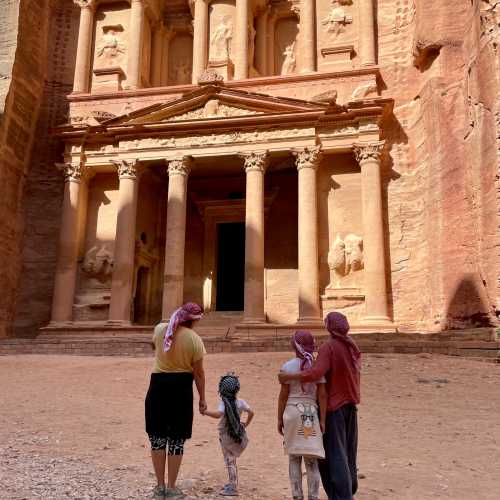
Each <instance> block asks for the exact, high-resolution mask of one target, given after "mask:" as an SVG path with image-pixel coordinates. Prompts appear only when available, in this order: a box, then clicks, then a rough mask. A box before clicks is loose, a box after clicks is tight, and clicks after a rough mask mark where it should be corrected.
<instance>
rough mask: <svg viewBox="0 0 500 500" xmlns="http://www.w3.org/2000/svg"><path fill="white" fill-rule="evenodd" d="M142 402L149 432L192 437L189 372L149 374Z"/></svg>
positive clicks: (190, 380) (191, 375) (156, 434)
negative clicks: (143, 402) (149, 379)
mask: <svg viewBox="0 0 500 500" xmlns="http://www.w3.org/2000/svg"><path fill="white" fill-rule="evenodd" d="M145 403H146V404H145V410H146V411H145V413H146V432H147V433H148V434H150V435H153V436H155V437H161V438H169V439H190V438H191V434H192V431H193V374H192V373H152V374H151V381H150V383H149V389H148V393H147V395H146V402H145Z"/></svg>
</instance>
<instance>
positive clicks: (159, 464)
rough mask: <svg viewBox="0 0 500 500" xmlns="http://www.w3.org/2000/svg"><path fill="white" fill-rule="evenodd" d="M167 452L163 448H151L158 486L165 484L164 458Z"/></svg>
mask: <svg viewBox="0 0 500 500" xmlns="http://www.w3.org/2000/svg"><path fill="white" fill-rule="evenodd" d="M166 456H167V453H166V451H165V450H151V460H152V461H153V467H154V470H155V475H156V482H157V483H158V486H165V459H166Z"/></svg>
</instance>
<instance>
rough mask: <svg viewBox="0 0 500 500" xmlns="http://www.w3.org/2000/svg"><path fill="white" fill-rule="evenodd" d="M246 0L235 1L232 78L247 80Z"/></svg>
mask: <svg viewBox="0 0 500 500" xmlns="http://www.w3.org/2000/svg"><path fill="white" fill-rule="evenodd" d="M248 19H249V15H248V0H236V27H235V28H236V29H235V37H234V40H235V47H236V51H235V52H236V53H235V61H234V78H235V79H236V80H243V79H245V78H248V64H249V61H248Z"/></svg>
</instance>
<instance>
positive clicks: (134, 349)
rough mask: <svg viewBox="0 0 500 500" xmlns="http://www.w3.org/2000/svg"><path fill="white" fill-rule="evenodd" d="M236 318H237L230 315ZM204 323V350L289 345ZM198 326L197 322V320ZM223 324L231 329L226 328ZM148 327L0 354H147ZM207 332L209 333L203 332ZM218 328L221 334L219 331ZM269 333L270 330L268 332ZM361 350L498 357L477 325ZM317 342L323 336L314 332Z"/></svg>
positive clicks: (58, 338)
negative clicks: (471, 327) (473, 327)
mask: <svg viewBox="0 0 500 500" xmlns="http://www.w3.org/2000/svg"><path fill="white" fill-rule="evenodd" d="M234 319H235V320H236V319H237V318H234ZM212 320H213V321H214V324H213V325H212V324H211V321H208V324H207V325H206V326H204V327H203V329H201V328H197V330H198V332H199V333H200V334H201V335H202V337H203V339H204V342H205V346H206V348H207V351H208V352H209V353H224V352H228V353H229V352H284V351H289V350H290V337H289V335H288V334H286V335H284V334H283V335H281V334H280V331H279V330H276V332H275V333H274V332H273V333H272V334H267V335H266V334H262V335H261V336H253V337H252V338H247V337H244V336H243V337H242V336H238V332H237V331H234V332H233V331H232V330H231V329H230V327H228V326H224V327H223V326H221V325H220V324H219V325H217V321H215V319H214V318H212ZM200 326H201V325H200ZM228 328H229V329H230V331H229V334H227V330H228ZM151 332H152V328H151V327H131V328H128V329H127V330H126V331H124V330H123V329H122V330H119V329H113V330H111V329H107V330H103V331H101V332H95V331H93V332H92V333H89V332H85V331H79V332H75V331H72V332H60V333H57V334H55V333H51V334H49V333H44V334H42V335H39V336H38V337H36V338H33V339H21V338H10V339H2V340H0V355H8V354H71V355H82V356H83V355H85V356H135V357H140V356H152V347H151ZM207 332H208V333H207ZM219 333H220V335H219ZM270 333H271V332H270ZM353 337H354V338H355V340H356V342H357V343H358V345H359V346H360V348H361V350H362V351H363V352H365V353H404V354H418V353H431V354H444V355H450V356H461V357H468V358H475V359H479V360H482V361H489V362H496V363H499V362H500V339H499V338H498V337H497V334H496V332H495V329H493V328H480V329H472V330H463V331H459V332H458V331H453V332H442V333H439V334H432V335H424V334H418V333H396V334H389V333H359V334H353ZM316 338H317V341H318V343H321V342H323V341H324V340H326V339H328V336H327V335H325V334H321V335H316Z"/></svg>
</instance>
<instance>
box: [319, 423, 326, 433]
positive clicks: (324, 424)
mask: <svg viewBox="0 0 500 500" xmlns="http://www.w3.org/2000/svg"><path fill="white" fill-rule="evenodd" d="M319 427H320V429H321V433H322V434H324V433H325V429H326V422H325V421H324V420H321V421H320V423H319Z"/></svg>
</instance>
